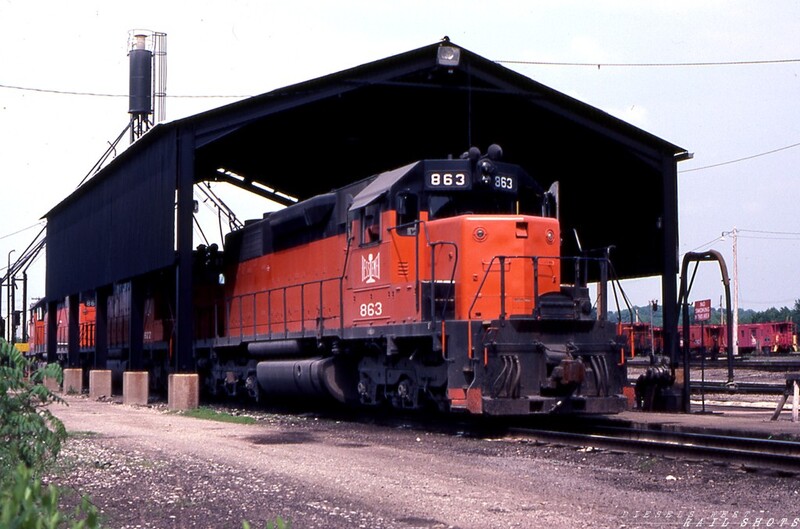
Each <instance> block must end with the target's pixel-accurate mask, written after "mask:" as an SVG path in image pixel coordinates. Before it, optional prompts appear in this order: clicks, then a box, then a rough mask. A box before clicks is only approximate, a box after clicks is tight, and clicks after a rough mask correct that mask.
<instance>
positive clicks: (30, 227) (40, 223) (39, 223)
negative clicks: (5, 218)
mask: <svg viewBox="0 0 800 529" xmlns="http://www.w3.org/2000/svg"><path fill="white" fill-rule="evenodd" d="M43 225H44V221H39V222H37V223H36V224H31V225H30V226H28V227H27V228H22V229H21V230H17V231H15V232H14V233H8V234H6V235H3V236H0V241H1V240H3V239H8V238H9V237H13V236H14V235H17V234H20V233H22V232H23V231H28V230H30V229H33V228H35V227H37V226H43Z"/></svg>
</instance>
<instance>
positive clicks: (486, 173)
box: [478, 160, 497, 185]
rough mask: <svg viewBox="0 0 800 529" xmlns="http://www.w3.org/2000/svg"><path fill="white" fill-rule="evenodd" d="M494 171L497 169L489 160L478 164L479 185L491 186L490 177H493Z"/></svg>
mask: <svg viewBox="0 0 800 529" xmlns="http://www.w3.org/2000/svg"><path fill="white" fill-rule="evenodd" d="M496 170H497V169H496V168H495V166H494V164H493V163H492V162H490V161H489V160H481V162H480V163H479V164H478V171H479V172H480V175H481V183H483V184H485V185H489V184H491V183H492V175H494V173H495V171H496Z"/></svg>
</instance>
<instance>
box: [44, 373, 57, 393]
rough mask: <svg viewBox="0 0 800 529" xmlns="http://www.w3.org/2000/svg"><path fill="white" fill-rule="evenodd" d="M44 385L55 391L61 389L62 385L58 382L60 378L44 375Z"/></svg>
mask: <svg viewBox="0 0 800 529" xmlns="http://www.w3.org/2000/svg"><path fill="white" fill-rule="evenodd" d="M44 387H46V388H47V389H49V390H50V391H52V392H53V393H58V392H59V391H61V385H60V384H59V383H58V380H56V379H54V378H53V377H44Z"/></svg>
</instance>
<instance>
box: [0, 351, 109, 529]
mask: <svg viewBox="0 0 800 529" xmlns="http://www.w3.org/2000/svg"><path fill="white" fill-rule="evenodd" d="M45 377H48V378H53V379H55V380H57V381H58V382H59V383H60V382H61V380H62V378H63V376H62V373H61V367H60V366H59V365H58V364H51V365H48V366H46V367H38V366H36V365H34V363H33V361H32V360H30V359H28V358H26V357H25V356H24V355H23V354H22V353H20V352H19V351H18V350H17V349H16V348H15V347H14V346H13V345H11V344H9V343H8V342H6V341H5V340H2V339H0V527H2V528H16V529H63V528H72V529H95V528H98V527H100V525H99V522H98V519H97V516H98V515H97V509H96V508H95V507H94V506H93V505H91V503H90V502H89V500H88V499H87V498H83V500H82V501H81V505H80V506H79V507H78V508H77V509H76V510H75V513H74V514H72V515H68V514H64V513H62V512H61V511H60V510H59V507H58V498H59V491H58V489H57V488H56V487H54V486H52V485H49V486H47V487H44V486H43V485H42V481H41V479H40V476H41V474H42V472H43V471H44V470H45V469H46V468H47V467H48V465H50V464H51V463H52V462H54V461H55V459H56V457H57V456H58V452H59V450H61V443H62V442H63V441H64V439H66V437H67V431H66V429H65V428H64V424H63V423H62V422H61V421H59V420H58V418H57V417H55V416H54V415H53V414H52V413H51V412H50V410H48V409H47V407H48V406H49V405H50V404H52V403H54V402H58V403H64V401H63V400H62V399H60V398H59V397H58V396H56V395H55V394H53V392H51V391H50V390H49V389H47V388H46V387H45V386H44V384H43V382H44V379H45Z"/></svg>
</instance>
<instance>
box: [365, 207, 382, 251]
mask: <svg viewBox="0 0 800 529" xmlns="http://www.w3.org/2000/svg"><path fill="white" fill-rule="evenodd" d="M380 240H381V209H380V204H370V205H369V206H367V207H365V208H364V209H362V210H361V245H362V246H365V245H369V244H375V243H378V242H380Z"/></svg>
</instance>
